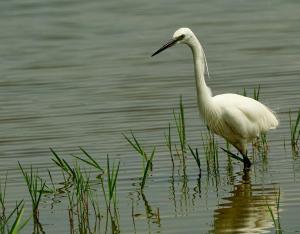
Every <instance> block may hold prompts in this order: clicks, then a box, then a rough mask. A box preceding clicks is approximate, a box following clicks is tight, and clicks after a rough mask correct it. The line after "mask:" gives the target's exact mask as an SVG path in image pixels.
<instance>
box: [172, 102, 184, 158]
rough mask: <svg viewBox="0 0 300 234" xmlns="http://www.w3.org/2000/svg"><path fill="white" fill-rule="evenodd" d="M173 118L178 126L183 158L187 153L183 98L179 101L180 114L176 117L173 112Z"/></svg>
mask: <svg viewBox="0 0 300 234" xmlns="http://www.w3.org/2000/svg"><path fill="white" fill-rule="evenodd" d="M173 117H174V121H175V124H176V129H177V135H178V138H179V142H180V148H181V154H182V156H184V154H185V152H186V130H185V117H184V106H183V102H182V96H180V101H179V113H178V114H177V115H176V113H175V110H173ZM183 158H184V157H183Z"/></svg>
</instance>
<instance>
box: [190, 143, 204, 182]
mask: <svg viewBox="0 0 300 234" xmlns="http://www.w3.org/2000/svg"><path fill="white" fill-rule="evenodd" d="M188 147H189V149H190V151H191V154H192V155H193V157H194V159H195V161H196V163H197V166H198V169H199V176H200V177H201V162H200V156H199V153H198V149H197V148H196V150H195V152H194V151H193V149H192V147H191V146H190V145H188Z"/></svg>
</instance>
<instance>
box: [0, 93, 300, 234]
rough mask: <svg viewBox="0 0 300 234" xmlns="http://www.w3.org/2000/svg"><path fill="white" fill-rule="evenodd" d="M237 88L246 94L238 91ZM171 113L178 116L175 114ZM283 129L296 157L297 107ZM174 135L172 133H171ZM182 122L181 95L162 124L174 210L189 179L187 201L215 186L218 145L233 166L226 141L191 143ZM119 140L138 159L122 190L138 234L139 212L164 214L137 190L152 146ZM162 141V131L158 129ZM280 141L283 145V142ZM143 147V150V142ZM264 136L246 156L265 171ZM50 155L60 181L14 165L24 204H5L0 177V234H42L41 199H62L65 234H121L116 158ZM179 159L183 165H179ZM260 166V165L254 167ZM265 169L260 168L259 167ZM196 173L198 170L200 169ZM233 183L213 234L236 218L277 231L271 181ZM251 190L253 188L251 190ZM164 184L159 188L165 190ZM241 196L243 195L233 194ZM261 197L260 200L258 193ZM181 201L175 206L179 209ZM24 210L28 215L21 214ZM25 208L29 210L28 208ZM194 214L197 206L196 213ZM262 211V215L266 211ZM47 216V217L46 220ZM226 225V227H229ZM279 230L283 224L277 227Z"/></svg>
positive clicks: (245, 177) (244, 178)
mask: <svg viewBox="0 0 300 234" xmlns="http://www.w3.org/2000/svg"><path fill="white" fill-rule="evenodd" d="M259 92H260V89H258V90H257V91H256V90H254V97H256V98H257V99H258V97H259ZM244 93H246V92H245V91H244ZM177 112H178V113H177ZM289 120H290V123H289V126H290V133H291V134H290V137H291V138H290V141H289V142H290V144H289V145H288V146H287V145H285V147H290V148H291V149H292V151H293V157H298V148H299V133H300V126H299V121H300V111H298V113H297V115H296V118H294V117H293V114H292V113H291V112H290V113H289ZM173 131H174V132H175V134H174V133H173ZM187 134H188V133H187V132H186V123H185V112H184V105H183V99H182V97H180V102H179V108H178V111H177V110H175V109H174V110H173V120H172V122H171V123H170V124H169V125H168V126H167V128H166V132H165V135H164V138H165V147H166V149H167V150H168V152H169V154H170V161H171V162H170V164H169V165H171V167H172V174H171V176H170V181H169V183H170V194H173V195H172V196H173V199H170V200H171V201H173V202H174V208H175V209H178V207H177V206H178V204H176V200H177V199H176V196H180V197H182V199H183V200H181V202H189V201H188V200H189V199H188V198H187V196H189V194H188V193H189V188H188V181H189V180H195V182H196V187H194V188H193V190H194V194H193V198H192V199H191V201H192V203H193V202H194V201H193V200H194V199H195V198H196V197H197V196H199V197H201V196H202V195H201V190H202V189H203V188H201V186H202V185H201V184H202V182H201V181H202V180H204V181H207V183H213V184H215V186H216V189H219V188H218V185H219V183H220V180H221V178H220V172H219V171H220V165H219V157H226V154H225V153H223V152H222V151H220V147H221V146H222V147H226V152H228V158H227V166H226V171H227V175H228V179H230V178H233V175H232V173H233V167H234V166H240V165H237V164H238V163H237V161H236V160H234V158H235V157H237V156H235V157H233V156H232V155H230V154H232V153H231V152H230V150H233V149H231V147H230V145H229V144H228V143H227V144H226V143H225V145H224V146H223V143H219V142H217V139H216V137H215V136H214V134H213V133H211V132H210V131H209V129H207V132H202V133H201V134H200V135H201V139H202V145H197V146H196V148H194V149H193V146H191V145H190V144H188V141H187V138H186V135H187ZM123 136H124V138H125V140H126V141H127V142H128V143H129V146H131V147H132V152H133V153H134V154H137V155H138V156H139V158H140V164H141V171H140V174H137V175H136V178H135V181H137V182H134V183H132V187H131V188H128V191H129V192H128V202H130V204H131V220H132V230H133V231H134V232H135V233H138V231H137V227H136V223H137V222H139V218H140V217H141V216H143V217H145V219H146V220H147V223H148V225H149V228H150V225H151V224H156V225H157V227H159V226H160V225H161V222H162V220H164V217H162V216H161V211H160V208H159V207H157V208H152V207H151V205H150V203H149V202H148V200H147V192H146V191H145V187H147V186H149V187H151V185H152V184H153V183H155V182H154V181H153V180H151V177H152V176H153V174H155V166H156V161H155V158H156V157H159V155H156V154H157V153H156V146H153V147H152V150H150V151H149V152H150V153H147V152H146V151H147V150H146V149H145V147H143V146H142V143H141V142H142V141H141V140H139V139H138V138H137V136H136V135H135V134H134V133H133V131H131V132H130V136H127V135H126V134H123ZM162 139H163V134H162ZM285 144H286V143H285ZM148 148H149V147H148ZM268 150H269V147H268V141H267V137H266V136H265V135H264V136H263V137H262V138H260V139H257V141H255V142H253V144H252V154H251V155H252V157H251V158H252V161H253V163H254V164H253V167H254V171H255V170H256V169H257V168H258V170H264V169H266V168H265V166H267V163H268V160H269V158H268ZM50 151H51V153H52V155H53V157H52V161H53V163H54V164H55V165H56V166H57V167H58V168H59V170H60V174H61V176H60V178H59V179H58V180H57V182H54V181H53V177H52V173H51V170H48V175H49V178H42V177H40V175H39V171H41V170H42V169H39V168H33V167H32V166H31V167H30V168H24V167H23V166H22V165H21V164H20V163H19V168H20V173H21V174H22V175H23V177H24V183H25V184H26V186H27V192H28V194H29V195H30V198H31V202H30V203H31V209H29V207H30V204H29V203H25V202H24V200H21V201H16V205H15V206H14V207H12V208H8V207H7V206H6V197H7V196H9V194H8V191H7V174H6V176H5V177H4V178H1V181H0V208H1V209H0V231H1V233H21V232H22V231H21V230H22V229H23V228H24V227H25V226H26V225H28V224H32V225H31V226H32V227H33V230H32V232H33V233H44V230H43V222H41V221H40V214H41V212H42V211H41V210H40V208H39V207H40V206H41V203H43V202H45V201H46V200H49V199H50V197H52V199H53V200H55V199H58V200H59V203H60V202H61V200H66V201H67V208H66V209H65V217H66V225H68V226H69V230H70V233H121V231H122V226H121V225H120V220H121V219H122V218H123V217H122V215H121V214H120V206H122V204H120V202H119V197H118V185H119V183H122V181H121V180H120V179H119V174H120V172H122V163H121V161H120V160H114V158H113V157H112V156H109V155H107V156H106V161H99V160H98V159H97V157H96V156H92V155H90V154H89V153H88V152H87V151H86V150H85V149H83V148H79V152H80V155H71V156H72V157H71V158H70V160H66V159H64V157H62V156H60V155H59V153H57V152H56V151H55V150H54V149H52V148H51V149H50ZM187 161H188V162H189V163H187ZM191 164H195V165H197V168H198V173H195V174H188V172H187V167H188V165H191ZM259 167H261V168H259ZM266 170H267V169H266ZM203 171H204V172H205V173H203ZM239 173H240V174H241V181H239V182H238V183H237V185H235V188H234V189H233V191H232V193H233V196H231V197H229V198H225V200H226V199H229V200H230V202H231V203H232V205H231V206H230V207H226V206H224V207H223V208H222V205H221V206H220V208H219V209H217V210H216V215H215V220H214V224H213V228H214V230H212V231H213V232H215V233H221V232H222V230H237V229H239V228H243V227H242V226H240V225H242V224H243V222H241V223H239V222H240V221H238V222H237V220H242V219H245V220H251V221H252V222H255V221H258V220H260V221H259V222H261V223H260V224H259V225H258V226H256V227H253V228H254V229H253V230H256V229H255V228H257V230H260V229H259V228H260V227H262V228H271V226H270V223H271V222H272V223H273V229H274V230H275V231H276V233H282V227H281V225H280V194H281V193H280V190H279V188H277V187H276V185H274V184H273V185H270V186H267V187H259V185H257V184H252V182H251V175H250V173H251V171H242V170H241V171H240V172H239ZM175 183H178V184H181V189H180V192H178V191H175V190H176V189H175ZM254 187H255V188H254ZM253 188H254V189H257V190H258V191H261V194H260V195H259V197H257V195H254V194H252V189H253ZM166 189H167V188H166ZM241 196H242V197H243V199H241ZM261 197H263V198H261ZM137 198H138V199H139V200H142V201H143V203H144V208H145V211H144V214H141V213H139V212H137V211H136V207H135V204H136V203H135V201H134V200H135V199H137ZM249 204H252V205H253V206H254V207H257V208H256V209H257V210H255V209H254V210H252V211H251V212H250V213H246V214H245V215H241V214H242V213H243V212H245V210H244V209H246V207H248V205H249ZM182 205H183V204H181V206H182ZM25 210H28V212H24V211H25ZM29 210H31V211H29ZM199 212H201V211H199ZM267 213H268V214H269V217H268V216H266V214H267ZM48 218H51V216H50V217H48ZM231 225H232V226H231ZM283 229H284V227H283Z"/></svg>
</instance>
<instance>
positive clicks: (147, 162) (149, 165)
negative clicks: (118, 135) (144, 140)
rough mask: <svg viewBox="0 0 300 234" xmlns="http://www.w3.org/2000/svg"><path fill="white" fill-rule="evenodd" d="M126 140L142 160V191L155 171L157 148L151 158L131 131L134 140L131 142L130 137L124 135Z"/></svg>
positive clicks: (153, 150)
mask: <svg viewBox="0 0 300 234" xmlns="http://www.w3.org/2000/svg"><path fill="white" fill-rule="evenodd" d="M123 136H124V138H125V139H126V140H127V141H128V143H129V144H130V145H131V146H132V147H133V148H134V149H135V150H136V151H137V152H138V153H139V155H140V156H141V159H142V168H143V171H142V174H143V176H142V181H141V183H140V186H141V190H143V189H144V187H145V183H146V179H147V177H148V175H149V171H152V170H153V158H154V155H155V150H156V148H155V147H153V149H152V152H151V155H150V156H149V155H148V154H147V153H146V151H145V150H144V148H143V147H142V146H141V144H140V142H139V140H138V139H137V138H136V137H135V136H134V134H133V132H132V131H131V136H132V139H133V140H131V139H130V138H129V137H127V136H126V135H125V134H123Z"/></svg>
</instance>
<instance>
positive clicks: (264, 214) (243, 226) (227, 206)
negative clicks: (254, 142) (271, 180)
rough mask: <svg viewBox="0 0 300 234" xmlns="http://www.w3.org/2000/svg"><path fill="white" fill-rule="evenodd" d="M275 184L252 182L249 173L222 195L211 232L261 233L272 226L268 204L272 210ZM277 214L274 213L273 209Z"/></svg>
mask: <svg viewBox="0 0 300 234" xmlns="http://www.w3.org/2000/svg"><path fill="white" fill-rule="evenodd" d="M276 187H277V186H276V185H275V184H264V185H262V184H252V183H251V180H250V176H249V173H248V172H245V173H244V175H243V176H242V179H241V181H240V182H238V184H237V185H235V186H234V189H233V191H231V194H232V195H231V196H229V197H224V198H223V200H224V202H222V203H221V204H220V205H219V206H218V208H217V209H216V210H215V214H214V226H213V228H214V229H213V231H212V233H264V232H268V229H269V228H271V227H272V226H273V221H272V218H271V215H270V212H269V210H268V207H267V204H268V205H269V207H270V208H271V209H272V210H275V209H276V208H275V206H276V198H277V196H278V191H279V190H278V188H276ZM274 213H276V212H274Z"/></svg>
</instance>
